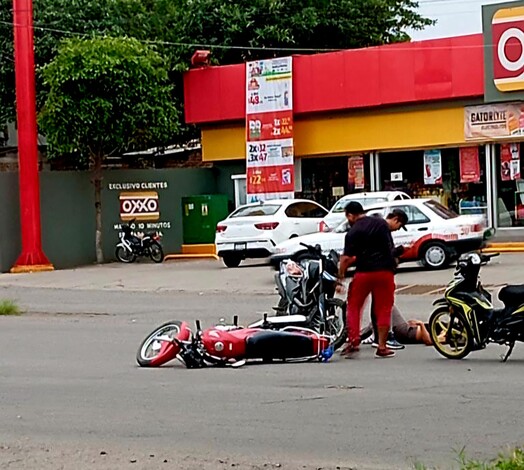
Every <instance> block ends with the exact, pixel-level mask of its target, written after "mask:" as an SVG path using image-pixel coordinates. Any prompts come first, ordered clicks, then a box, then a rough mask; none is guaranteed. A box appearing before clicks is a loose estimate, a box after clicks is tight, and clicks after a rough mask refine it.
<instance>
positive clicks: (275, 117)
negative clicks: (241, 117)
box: [246, 110, 293, 142]
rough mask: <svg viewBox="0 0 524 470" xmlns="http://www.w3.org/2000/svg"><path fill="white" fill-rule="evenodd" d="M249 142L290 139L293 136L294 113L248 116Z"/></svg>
mask: <svg viewBox="0 0 524 470" xmlns="http://www.w3.org/2000/svg"><path fill="white" fill-rule="evenodd" d="M246 130H247V133H248V135H247V141H248V142H253V141H257V140H270V139H281V138H285V139H288V138H289V137H292V136H293V111H291V110H288V111H275V112H274V113H261V114H250V115H248V116H247V125H246Z"/></svg>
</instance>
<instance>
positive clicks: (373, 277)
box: [347, 271, 395, 346]
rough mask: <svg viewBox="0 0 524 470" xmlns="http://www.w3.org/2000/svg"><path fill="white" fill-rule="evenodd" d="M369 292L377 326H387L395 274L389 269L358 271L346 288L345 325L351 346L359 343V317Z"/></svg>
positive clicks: (391, 305)
mask: <svg viewBox="0 0 524 470" xmlns="http://www.w3.org/2000/svg"><path fill="white" fill-rule="evenodd" d="M369 294H371V296H372V298H373V310H374V313H375V316H376V320H377V327H378V328H381V327H384V328H386V327H387V328H389V327H390V324H391V309H392V308H393V303H394V301H395V275H394V274H393V273H392V272H391V271H373V272H358V273H356V274H355V276H354V278H353V282H352V283H351V285H350V286H349V289H348V309H347V326H348V339H349V343H350V344H351V345H352V346H358V345H359V344H360V318H361V316H362V308H363V307H364V303H365V302H366V299H367V298H368V296H369Z"/></svg>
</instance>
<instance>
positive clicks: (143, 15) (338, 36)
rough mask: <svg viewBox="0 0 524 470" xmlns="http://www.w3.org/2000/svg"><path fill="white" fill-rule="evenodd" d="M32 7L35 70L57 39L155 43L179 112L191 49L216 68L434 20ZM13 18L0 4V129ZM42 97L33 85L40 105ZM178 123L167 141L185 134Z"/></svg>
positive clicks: (293, 9) (405, 12) (372, 6)
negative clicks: (203, 51)
mask: <svg viewBox="0 0 524 470" xmlns="http://www.w3.org/2000/svg"><path fill="white" fill-rule="evenodd" d="M33 7H34V21H35V54H36V56H35V60H36V64H37V66H40V67H41V66H44V65H45V64H48V63H49V62H50V61H51V60H53V58H54V57H55V55H56V53H57V46H58V44H60V41H61V40H62V39H63V38H64V37H68V36H71V35H72V36H79V35H80V36H82V35H83V36H84V37H92V36H101V35H109V36H114V37H121V36H128V37H133V38H136V39H138V40H140V41H142V42H148V41H152V42H156V43H157V52H158V53H159V54H161V55H162V56H163V57H165V58H166V60H167V64H168V69H169V77H170V80H171V82H172V84H173V86H174V87H175V93H174V94H175V96H176V97H177V100H178V104H177V106H178V108H179V109H181V108H182V102H183V99H182V97H183V89H182V80H181V74H180V71H184V70H187V68H188V67H189V60H190V58H191V55H192V54H193V52H194V51H195V49H197V48H198V45H204V46H205V47H206V48H210V49H211V50H212V52H213V60H214V62H215V63H219V64H231V63H240V62H243V61H244V60H253V59H263V58H269V57H273V56H276V55H286V54H289V53H292V52H300V51H301V50H302V52H303V53H313V52H314V51H317V50H318V51H320V50H325V49H347V48H357V47H366V46H376V45H379V44H388V43H392V42H399V41H406V40H409V36H408V35H407V33H406V32H405V31H406V30H407V29H414V30H417V29H423V28H424V27H425V26H427V25H430V24H432V23H433V21H431V20H428V19H425V18H423V17H421V16H420V15H419V14H418V13H417V7H418V2H417V1H414V0H33ZM12 20H13V18H12V0H0V47H1V49H0V59H1V60H2V67H0V125H1V124H2V123H3V122H6V120H8V119H11V120H12V119H13V117H14V101H15V95H14V71H13V60H12V59H13V52H12V51H13V30H12ZM163 42H164V43H165V44H163ZM246 47H248V48H247V49H246ZM249 47H255V48H261V49H249ZM274 48H285V49H292V50H280V51H279V50H275V49H274ZM303 49H308V50H307V51H304V50H303ZM37 78H39V77H37ZM46 95H47V90H46V88H45V86H44V84H43V83H42V81H41V80H38V82H37V101H38V106H39V108H40V107H41V106H42V104H43V102H44V100H45V96H46ZM179 124H180V125H179V128H178V132H179V133H178V135H173V141H172V143H175V142H176V141H177V140H183V139H185V138H187V137H188V136H190V134H189V135H188V134H187V133H183V132H182V130H183V127H184V126H183V125H182V123H181V122H180V123H179Z"/></svg>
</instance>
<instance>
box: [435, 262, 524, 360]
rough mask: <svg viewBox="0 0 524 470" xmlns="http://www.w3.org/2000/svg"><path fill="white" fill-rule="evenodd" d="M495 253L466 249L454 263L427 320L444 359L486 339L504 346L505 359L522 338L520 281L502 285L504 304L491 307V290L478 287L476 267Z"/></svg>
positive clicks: (523, 290)
mask: <svg viewBox="0 0 524 470" xmlns="http://www.w3.org/2000/svg"><path fill="white" fill-rule="evenodd" d="M494 256H498V254H492V255H484V254H479V253H469V254H466V255H463V256H462V257H461V258H460V259H459V261H458V263H457V268H456V271H455V275H454V278H453V280H452V281H451V282H450V283H449V285H448V287H447V289H446V291H445V294H444V298H443V299H439V300H437V301H435V302H434V305H436V306H437V308H436V310H435V311H434V312H433V314H432V315H431V318H430V320H429V330H430V335H431V339H432V340H433V345H434V346H435V349H436V350H437V351H438V352H439V353H440V354H442V355H443V356H444V357H447V358H448V359H462V358H464V357H466V356H467V355H468V354H469V353H470V352H471V351H477V350H480V349H484V348H485V347H486V346H487V345H488V344H489V343H496V344H500V345H505V346H508V347H509V349H508V351H507V353H506V354H505V356H504V357H503V358H502V361H503V362H506V361H507V360H508V358H509V356H510V355H511V353H512V351H513V347H514V346H515V343H516V342H517V341H522V342H524V285H513V286H506V287H504V288H502V289H501V290H500V292H499V300H500V301H501V302H503V304H504V308H501V309H494V308H493V305H492V303H491V294H490V293H489V292H488V291H487V290H485V289H484V288H483V287H482V283H481V281H480V278H479V272H480V267H481V265H482V264H485V263H486V262H487V261H489V259H491V258H493V257H494Z"/></svg>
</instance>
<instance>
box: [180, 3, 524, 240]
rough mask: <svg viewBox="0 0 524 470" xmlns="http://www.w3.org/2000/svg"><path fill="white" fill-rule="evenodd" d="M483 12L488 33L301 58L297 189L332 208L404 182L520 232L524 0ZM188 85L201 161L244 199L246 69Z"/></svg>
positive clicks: (296, 82) (194, 73)
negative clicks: (226, 172) (226, 171)
mask: <svg viewBox="0 0 524 470" xmlns="http://www.w3.org/2000/svg"><path fill="white" fill-rule="evenodd" d="M516 5H517V7H516V8H515V6H516ZM510 6H511V7H510ZM483 17H484V33H483V34H474V35H468V36H458V37H452V38H445V39H438V40H430V41H420V42H412V43H403V44H395V45H388V46H381V47H375V48H368V49H362V50H347V51H341V52H334V53H325V54H317V55H313V56H302V55H297V56H293V64H292V67H293V82H292V83H293V86H292V87H293V94H292V97H293V121H294V122H293V139H294V142H293V145H294V159H295V165H294V169H295V175H294V177H295V196H296V197H306V198H309V199H314V200H316V201H318V202H320V203H322V204H324V205H326V206H328V207H329V206H331V205H332V204H333V203H334V202H335V201H336V200H337V199H338V198H339V197H340V196H342V195H344V194H348V193H351V192H359V191H369V190H372V191H377V190H387V189H398V190H402V191H405V192H407V193H408V194H410V195H411V196H412V197H433V198H436V199H438V200H440V201H441V202H443V203H444V204H445V205H447V206H448V207H450V208H452V209H454V210H455V211H457V212H460V213H465V214H467V213H482V214H484V215H485V217H486V219H487V221H488V223H489V225H490V226H494V227H497V228H499V230H498V233H497V237H500V238H501V239H503V238H504V237H508V238H513V237H519V236H520V235H519V234H520V233H521V232H520V230H521V229H522V227H524V180H523V179H522V177H521V175H523V174H524V173H523V171H524V168H522V161H523V159H524V150H523V149H522V146H523V145H524V143H522V142H523V141H524V103H522V102H523V101H524V79H520V80H521V81H519V77H520V76H521V75H523V73H524V40H523V39H522V38H524V2H522V5H521V4H520V3H515V2H512V3H511V4H508V5H507V4H497V5H488V6H484V7H483ZM184 86H185V113H186V121H187V122H188V123H194V124H197V125H199V126H200V128H201V131H202V155H203V160H204V161H206V162H213V163H214V164H215V165H216V166H217V167H218V168H220V167H221V166H231V165H233V166H234V165H235V164H236V165H237V166H236V168H238V171H237V174H234V175H233V176H232V177H231V180H230V181H229V182H228V184H231V185H236V188H237V198H236V199H237V201H236V202H237V203H242V202H243V201H244V200H245V199H243V195H242V189H243V188H245V186H243V185H242V184H241V182H242V181H243V178H245V176H244V175H245V168H246V166H245V162H246V126H245V122H246V67H245V64H238V65H230V66H220V67H206V68H199V69H192V70H190V71H189V72H187V73H186V75H185V78H184ZM244 181H245V180H244ZM239 182H240V184H239Z"/></svg>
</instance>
